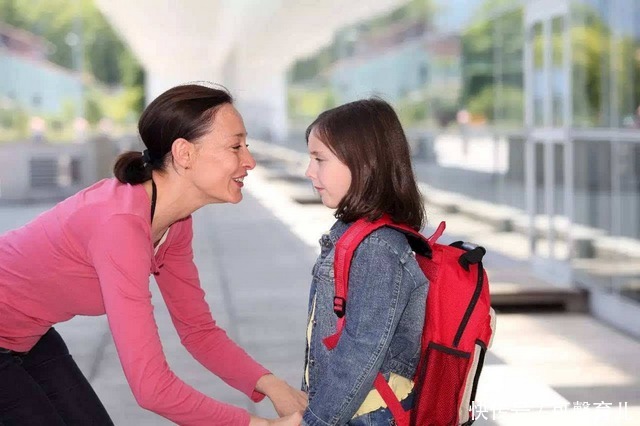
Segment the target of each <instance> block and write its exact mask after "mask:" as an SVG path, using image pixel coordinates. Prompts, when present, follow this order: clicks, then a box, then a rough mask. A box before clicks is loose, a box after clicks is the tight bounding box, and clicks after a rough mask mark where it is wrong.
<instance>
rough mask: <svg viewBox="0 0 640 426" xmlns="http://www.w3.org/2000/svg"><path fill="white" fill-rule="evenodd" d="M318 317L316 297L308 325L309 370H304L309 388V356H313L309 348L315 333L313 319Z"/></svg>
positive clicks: (314, 297)
mask: <svg viewBox="0 0 640 426" xmlns="http://www.w3.org/2000/svg"><path fill="white" fill-rule="evenodd" d="M315 316H316V296H315V295H314V296H313V305H312V307H311V315H310V316H309V324H307V362H306V364H307V368H305V370H304V380H305V382H306V383H307V386H309V356H311V350H310V348H309V346H310V345H311V333H312V331H313V319H314V318H315Z"/></svg>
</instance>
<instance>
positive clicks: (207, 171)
mask: <svg viewBox="0 0 640 426" xmlns="http://www.w3.org/2000/svg"><path fill="white" fill-rule="evenodd" d="M196 152H197V153H196V159H195V161H194V162H193V164H192V166H191V169H192V170H190V172H191V175H192V177H193V183H194V184H195V186H196V187H197V188H198V189H199V190H200V191H201V192H202V194H203V196H204V198H205V199H206V201H207V202H208V203H234V204H235V203H238V202H240V200H242V187H243V179H244V178H245V176H247V172H248V171H249V170H251V169H253V168H254V167H255V166H256V161H255V160H254V159H253V156H252V155H251V153H250V152H249V150H248V148H247V131H246V129H245V127H244V122H243V121H242V117H241V116H240V114H239V113H238V111H237V110H236V109H235V108H234V106H233V105H231V104H224V105H222V106H221V107H220V108H218V110H217V111H216V113H215V115H214V120H213V125H212V127H211V130H210V131H209V133H207V134H206V135H204V136H203V137H201V138H200V139H199V143H198V144H197V151H196Z"/></svg>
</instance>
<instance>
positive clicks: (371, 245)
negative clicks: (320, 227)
mask: <svg viewBox="0 0 640 426" xmlns="http://www.w3.org/2000/svg"><path fill="white" fill-rule="evenodd" d="M349 226H350V224H347V223H344V222H342V221H340V220H339V221H337V222H336V223H335V224H334V225H333V227H332V228H331V230H330V231H329V234H328V235H327V234H325V235H323V236H322V238H321V239H320V245H321V253H320V256H319V257H318V260H317V261H316V264H315V266H314V267H313V280H312V282H311V291H310V295H309V320H310V319H311V312H312V309H313V305H314V299H315V315H314V319H313V323H312V334H311V342H308V345H309V346H308V348H309V351H308V353H307V357H306V360H305V368H306V367H308V368H309V383H308V384H307V383H306V382H305V381H304V380H303V390H304V391H306V392H307V393H308V395H309V406H308V408H307V409H306V411H305V412H304V415H303V424H304V425H309V426H315V425H344V424H347V422H348V421H349V420H350V419H351V418H352V417H353V415H354V414H355V412H356V411H357V410H358V408H359V407H360V405H361V404H362V402H363V401H364V399H365V397H366V396H367V394H368V393H369V391H371V389H372V388H373V381H374V379H375V377H376V375H377V373H378V372H379V371H381V372H382V373H383V374H384V375H385V377H387V378H388V376H389V373H396V374H399V375H401V376H404V377H408V378H413V375H414V373H415V369H416V367H417V364H418V359H419V356H420V338H421V335H422V326H423V324H424V313H425V302H426V293H427V290H428V282H427V279H426V277H425V276H424V274H423V273H422V270H421V269H420V267H419V266H418V263H417V261H416V259H415V255H414V254H413V252H412V250H411V248H410V246H409V243H408V242H407V239H406V238H405V236H404V234H402V233H401V232H399V231H396V230H394V229H391V228H381V229H378V230H376V231H374V232H373V233H372V234H370V235H369V236H368V237H367V238H365V240H364V241H363V242H362V243H361V244H360V246H359V247H358V249H357V250H356V252H355V254H354V257H353V260H352V263H351V270H350V274H349V290H348V294H347V303H346V309H345V312H346V314H345V318H346V321H345V328H344V330H343V332H342V335H341V337H340V340H339V342H338V345H337V346H336V347H335V348H334V349H333V350H331V351H329V350H328V349H327V348H326V346H325V345H324V344H323V343H322V339H324V338H325V337H327V336H329V335H331V334H333V333H335V331H336V320H337V317H336V315H335V314H334V312H333V298H334V294H335V287H334V280H333V277H334V271H333V263H334V262H333V258H334V248H335V244H336V242H337V241H338V239H339V238H340V236H342V234H343V233H344V232H345V231H346V230H347V228H348V227H349Z"/></svg>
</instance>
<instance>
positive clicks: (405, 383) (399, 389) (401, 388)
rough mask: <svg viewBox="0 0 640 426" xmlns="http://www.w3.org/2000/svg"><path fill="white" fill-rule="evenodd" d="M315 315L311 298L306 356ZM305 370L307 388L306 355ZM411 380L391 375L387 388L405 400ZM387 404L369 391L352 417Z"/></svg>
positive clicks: (314, 300) (378, 395) (409, 390)
mask: <svg viewBox="0 0 640 426" xmlns="http://www.w3.org/2000/svg"><path fill="white" fill-rule="evenodd" d="M315 315H316V298H315V296H314V298H313V305H312V307H311V315H310V316H309V324H307V354H310V352H311V351H310V350H309V345H310V342H311V334H312V332H313V320H314V318H315ZM306 364H307V368H306V369H305V371H304V379H305V381H306V383H307V386H309V355H307V363H306ZM413 385H414V383H413V380H411V379H407V378H406V377H402V376H400V375H398V374H395V373H391V375H390V376H389V386H390V387H391V390H393V393H394V394H395V395H396V397H398V401H402V400H403V399H405V398H406V397H407V396H409V394H410V393H411V391H412V390H413ZM386 407H387V404H386V402H384V400H383V399H382V397H381V396H380V393H379V392H378V391H377V390H376V389H371V391H370V392H369V393H368V394H367V397H366V398H365V399H364V401H363V402H362V405H360V408H358V411H356V414H355V415H354V416H353V417H357V416H362V415H363V414H367V413H371V412H372V411H375V410H377V409H379V408H386Z"/></svg>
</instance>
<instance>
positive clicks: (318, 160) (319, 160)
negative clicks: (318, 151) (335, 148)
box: [314, 157, 324, 163]
mask: <svg viewBox="0 0 640 426" xmlns="http://www.w3.org/2000/svg"><path fill="white" fill-rule="evenodd" d="M314 160H316V161H317V162H318V163H321V162H323V161H324V160H323V159H322V158H318V157H316V158H314Z"/></svg>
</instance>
